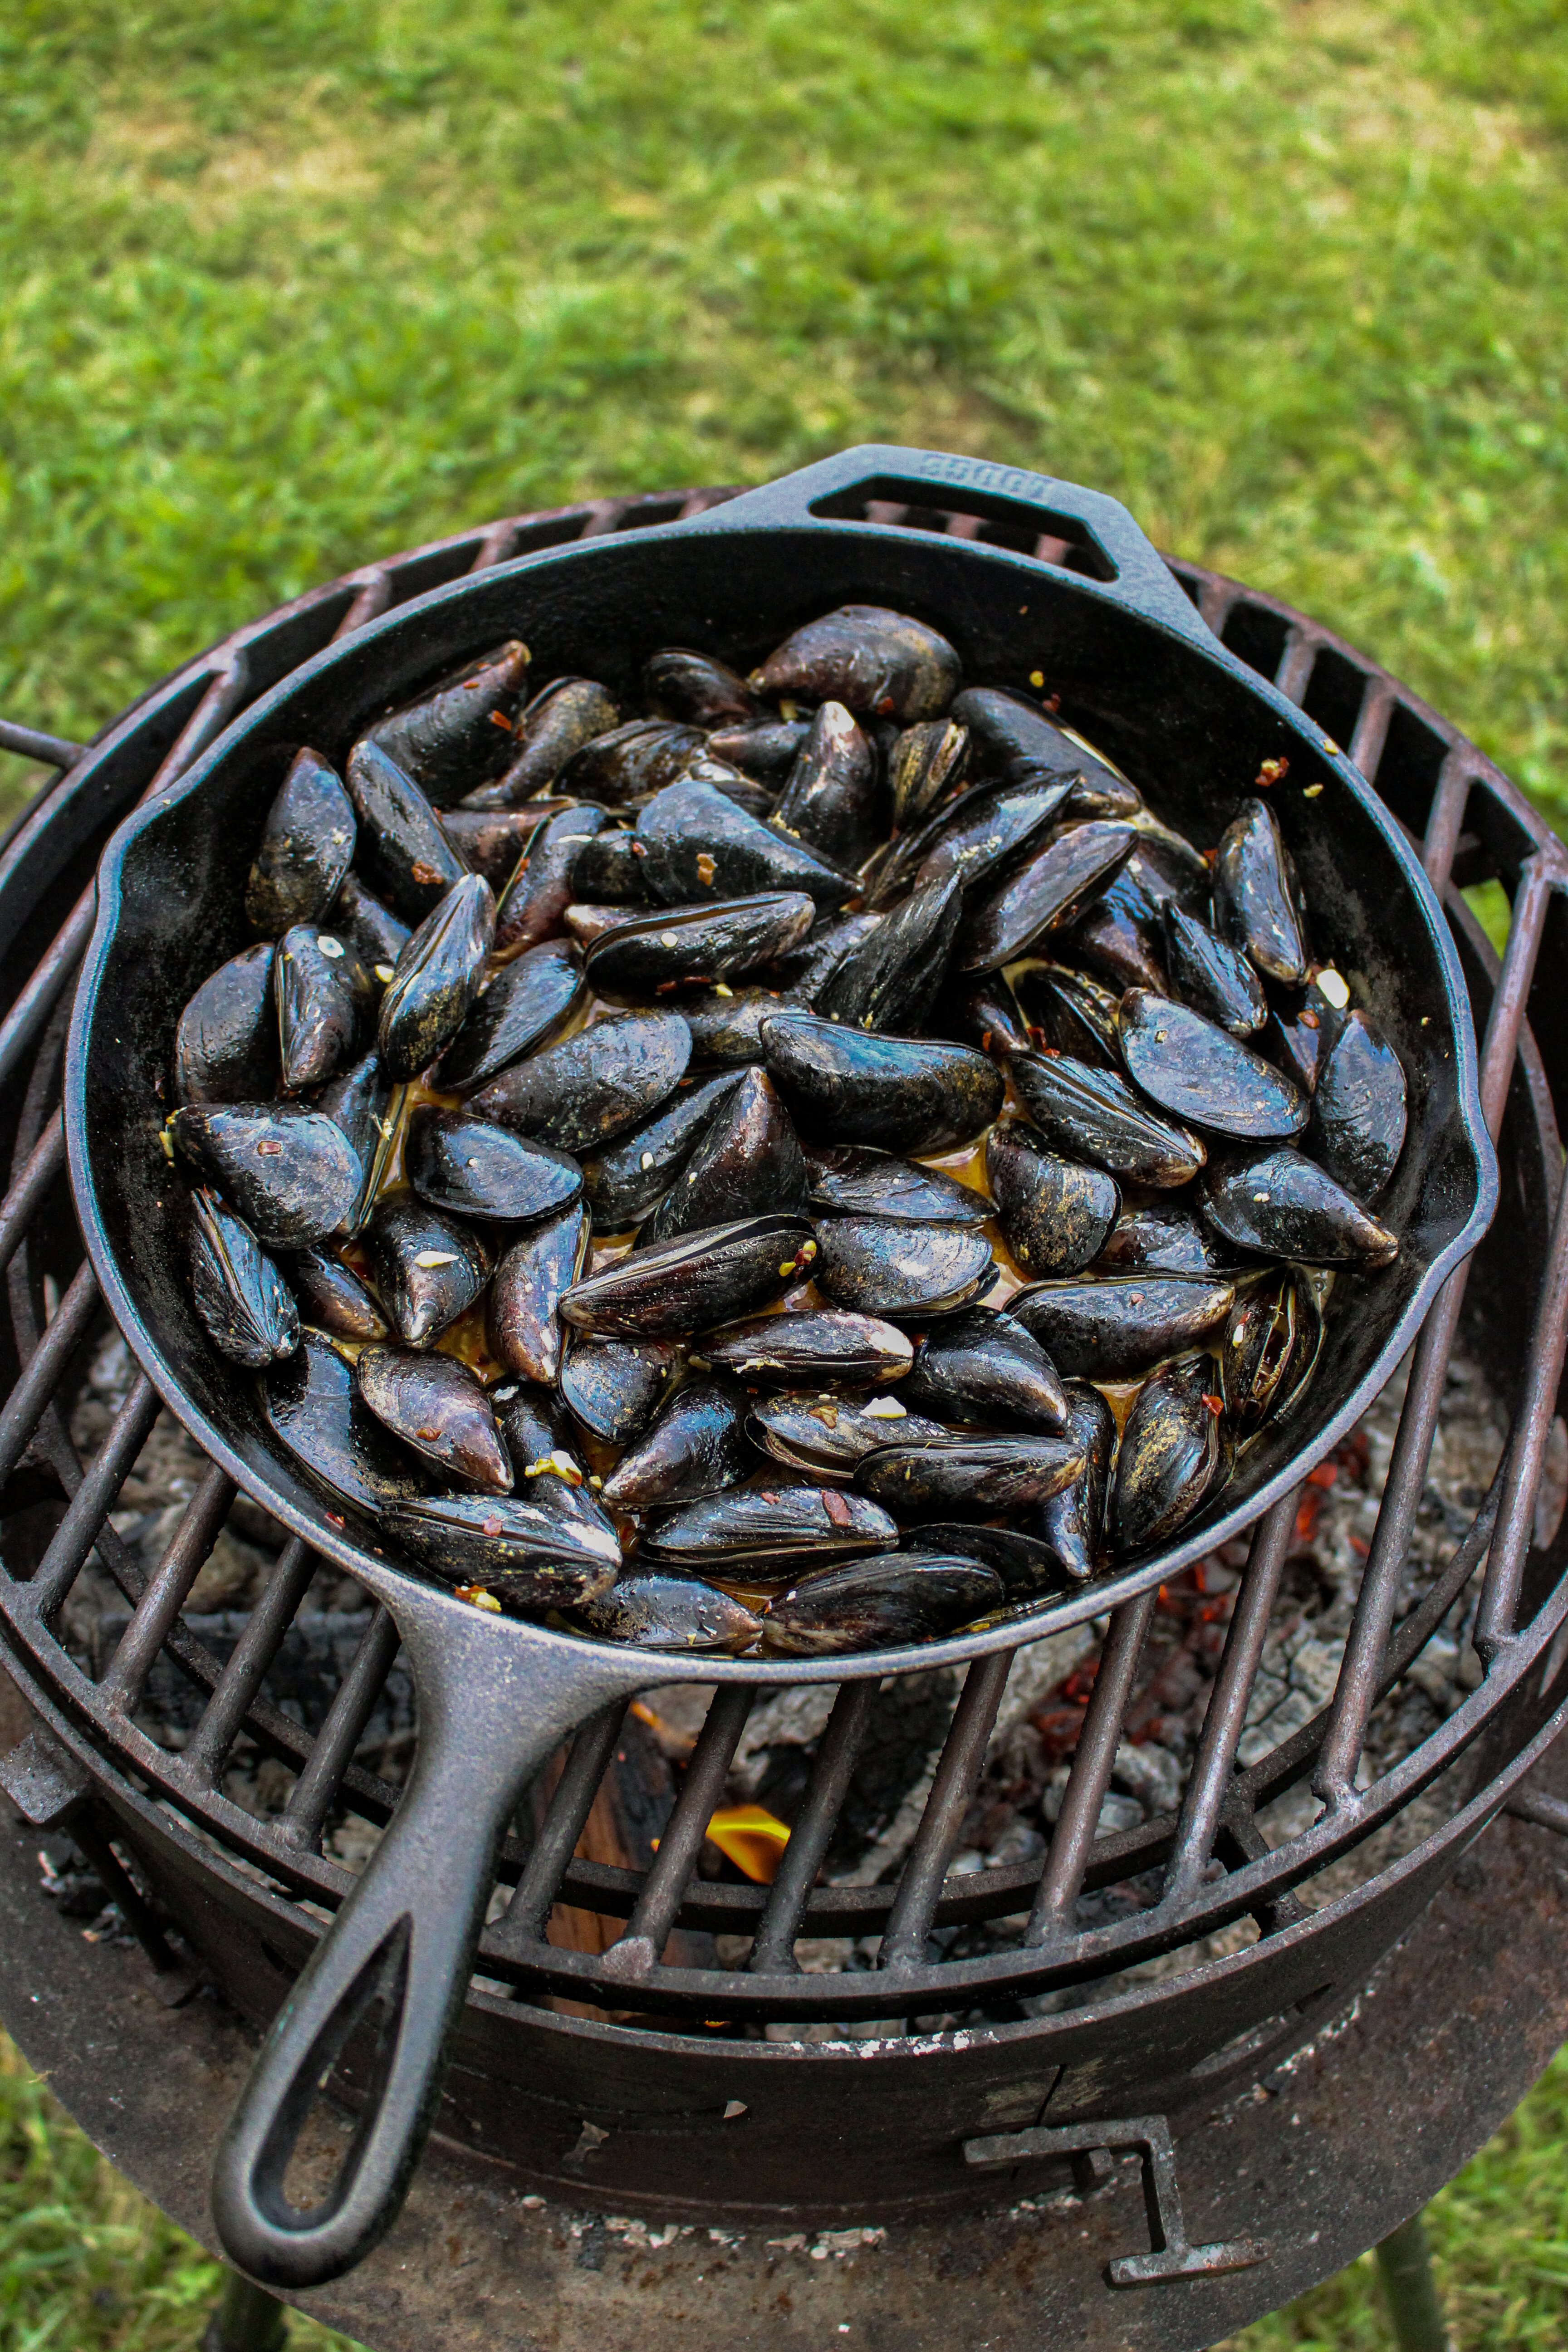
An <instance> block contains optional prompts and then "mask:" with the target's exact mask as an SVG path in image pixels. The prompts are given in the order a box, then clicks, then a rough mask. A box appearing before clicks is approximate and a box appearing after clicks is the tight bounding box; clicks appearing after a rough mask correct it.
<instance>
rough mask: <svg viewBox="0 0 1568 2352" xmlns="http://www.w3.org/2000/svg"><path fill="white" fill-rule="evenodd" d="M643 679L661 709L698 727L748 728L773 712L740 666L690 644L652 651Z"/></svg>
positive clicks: (669, 716)
mask: <svg viewBox="0 0 1568 2352" xmlns="http://www.w3.org/2000/svg"><path fill="white" fill-rule="evenodd" d="M642 680H643V688H644V690H645V691H646V693H647V698H648V700H649V701H650V702H651V703H652V704H653V706H654V708H655V709H656V710H660V711H662V712H663V713H664V715H665V717H666V718H667V719H685V720H686V722H687V723H688V725H689V726H692V727H724V726H730V727H746V726H750V725H752V724H753V723H754V722H755V721H756V720H757V719H765V718H768V717H769V716H770V715H771V714H770V713H769V711H768V709H767V706H766V704H765V703H763V702H762V701H760V700H759V698H757V696H756V695H754V694H753V693H752V689H751V688H750V687H749V686H748V685H747V684H746V681H745V679H744V678H743V677H741V676H740V675H739V673H738V672H737V671H735V670H732V669H731V668H730V667H728V665H727V664H726V663H724V662H721V661H716V660H715V659H714V657H713V656H712V655H711V654H700V653H693V651H692V650H691V648H690V647H689V646H664V647H663V648H662V649H661V650H660V651H659V652H658V653H657V654H650V655H649V656H648V657H647V661H646V662H645V663H644V664H643V674H642Z"/></svg>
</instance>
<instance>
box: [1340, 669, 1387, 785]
mask: <svg viewBox="0 0 1568 2352" xmlns="http://www.w3.org/2000/svg"><path fill="white" fill-rule="evenodd" d="M1398 699H1399V697H1398V695H1397V693H1396V692H1395V691H1394V681H1393V680H1392V678H1386V677H1369V678H1368V679H1367V681H1366V689H1365V691H1364V693H1363V696H1362V699H1361V709H1359V710H1358V711H1357V713H1356V721H1355V732H1354V734H1353V735H1352V737H1351V749H1350V756H1351V758H1352V760H1353V761H1354V762H1355V764H1356V766H1357V767H1358V768H1359V769H1360V770H1361V772H1362V774H1363V776H1364V777H1365V778H1366V779H1367V781H1368V782H1369V783H1375V782H1376V781H1377V772H1378V770H1379V768H1380V767H1381V766H1382V765H1383V747H1384V744H1385V743H1386V742H1387V740H1388V722H1389V720H1390V719H1392V718H1393V716H1394V705H1395V704H1396V703H1397V701H1398Z"/></svg>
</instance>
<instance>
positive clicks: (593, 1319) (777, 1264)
mask: <svg viewBox="0 0 1568 2352" xmlns="http://www.w3.org/2000/svg"><path fill="white" fill-rule="evenodd" d="M815 1258H816V1238H815V1236H814V1235H813V1233H812V1230H811V1227H810V1226H809V1225H808V1224H807V1223H806V1222H805V1218H804V1217H778V1216H761V1217H745V1218H742V1219H741V1220H740V1222H739V1223H734V1224H728V1225H710V1226H708V1227H707V1228H705V1229H704V1230H703V1231H702V1232H700V1233H693V1234H679V1236H678V1237H677V1239H676V1240H674V1241H671V1242H661V1243H659V1244H658V1245H657V1246H656V1247H654V1248H652V1249H647V1250H637V1251H636V1252H634V1253H633V1255H631V1256H629V1257H624V1258H620V1259H618V1260H617V1261H616V1264H615V1265H612V1266H609V1267H607V1268H606V1269H605V1272H604V1273H603V1274H595V1275H591V1276H589V1278H588V1280H587V1281H586V1282H578V1283H574V1285H573V1286H572V1288H571V1289H570V1290H569V1291H568V1292H567V1293H566V1295H565V1297H563V1299H562V1301H561V1312H562V1314H563V1316H564V1317H565V1318H566V1320H567V1322H568V1323H573V1324H575V1325H576V1326H577V1328H579V1329H580V1330H584V1331H602V1332H607V1333H609V1334H611V1335H613V1336H616V1337H619V1338H622V1339H669V1338H674V1337H675V1336H676V1335H678V1334H684V1333H686V1332H689V1331H709V1330H711V1329H712V1328H714V1326H715V1325H716V1324H720V1323H732V1322H733V1321H734V1320H735V1319H736V1318H737V1317H738V1316H742V1315H752V1314H754V1313H755V1312H756V1310H757V1309H758V1307H766V1306H768V1305H769V1304H771V1302H772V1301H773V1300H774V1299H776V1298H781V1297H783V1296H784V1292H785V1291H786V1290H788V1289H790V1288H791V1287H792V1286H794V1285H795V1284H796V1283H800V1282H804V1281H805V1280H806V1278H807V1277H808V1276H809V1275H810V1272H811V1268H812V1264H813V1261H814V1260H815Z"/></svg>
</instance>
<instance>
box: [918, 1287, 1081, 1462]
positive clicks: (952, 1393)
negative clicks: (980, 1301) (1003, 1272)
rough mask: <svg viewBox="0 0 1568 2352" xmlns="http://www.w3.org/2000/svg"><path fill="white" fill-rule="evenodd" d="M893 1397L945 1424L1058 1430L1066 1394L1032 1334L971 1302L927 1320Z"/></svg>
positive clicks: (1010, 1318)
mask: <svg viewBox="0 0 1568 2352" xmlns="http://www.w3.org/2000/svg"><path fill="white" fill-rule="evenodd" d="M900 1394H901V1395H902V1396H903V1397H905V1398H906V1399H907V1400H908V1402H910V1404H912V1405H916V1406H919V1407H921V1408H923V1409H924V1411H925V1412H928V1413H934V1414H937V1415H939V1416H941V1417H942V1418H943V1419H945V1420H948V1421H957V1422H975V1423H981V1424H982V1425H984V1426H986V1427H989V1428H993V1429H1028V1430H1045V1431H1047V1432H1059V1431H1060V1429H1061V1427H1062V1423H1064V1421H1065V1420H1066V1418H1067V1397H1066V1395H1065V1393H1064V1391H1063V1388H1062V1383H1061V1381H1060V1380H1059V1379H1058V1376H1057V1369H1056V1366H1055V1365H1054V1364H1053V1363H1052V1361H1051V1360H1050V1358H1049V1357H1048V1356H1047V1353H1046V1351H1045V1349H1043V1348H1042V1347H1041V1345H1040V1343H1039V1341H1038V1340H1037V1339H1036V1338H1035V1336H1034V1334H1033V1332H1031V1331H1026V1329H1025V1328H1024V1326H1023V1325H1022V1324H1021V1323H1020V1322H1018V1321H1017V1319H1016V1318H1015V1317H1014V1316H1011V1315H1008V1314H1005V1313H1003V1312H999V1311H998V1310H997V1309H996V1308H994V1307H969V1308H968V1309H967V1310H966V1311H965V1312H964V1313H963V1314H962V1315H950V1316H945V1317H944V1318H942V1321H941V1322H940V1323H934V1324H933V1325H932V1326H931V1329H930V1330H929V1331H928V1332H927V1333H926V1335H925V1338H924V1339H922V1340H921V1344H920V1346H919V1347H918V1348H917V1349H915V1361H914V1369H913V1370H912V1371H911V1372H910V1377H909V1379H908V1380H907V1381H904V1383H903V1386H902V1389H901V1391H900Z"/></svg>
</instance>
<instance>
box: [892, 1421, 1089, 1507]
mask: <svg viewBox="0 0 1568 2352" xmlns="http://www.w3.org/2000/svg"><path fill="white" fill-rule="evenodd" d="M1082 1467H1083V1455H1082V1454H1081V1453H1080V1452H1079V1449H1078V1447H1077V1446H1075V1445H1073V1444H1070V1443H1069V1441H1068V1440H1067V1439H1066V1438H1063V1437H1052V1436H1047V1435H1037V1434H1036V1433H1033V1432H1029V1433H1024V1432H1019V1433H1009V1434H1006V1435H994V1436H986V1437H947V1438H944V1439H943V1440H942V1443H941V1444H931V1443H926V1444H914V1445H900V1444H899V1443H898V1442H897V1440H895V1441H894V1442H893V1444H890V1445H884V1446H883V1447H881V1448H880V1450H879V1452H877V1453H875V1454H867V1455H866V1457H865V1459H864V1460H863V1461H862V1463H861V1465H860V1467H859V1469H858V1471H857V1472H856V1474H855V1483H856V1485H857V1486H858V1487H859V1489H860V1491H861V1493H862V1494H864V1495H869V1496H872V1498H873V1499H874V1500H875V1501H876V1502H879V1503H881V1504H883V1505H884V1506H885V1507H887V1509H889V1511H896V1512H897V1513H898V1515H899V1516H900V1518H905V1519H929V1518H942V1517H945V1516H946V1515H947V1514H948V1513H950V1512H953V1511H973V1512H975V1513H976V1514H978V1515H979V1516H980V1517H1002V1516H1003V1515H1004V1514H1005V1513H1007V1512H1009V1511H1026V1510H1031V1509H1033V1508H1034V1507H1036V1506H1037V1505H1038V1504H1040V1503H1043V1502H1045V1501H1046V1499H1047V1496H1051V1495H1056V1494H1059V1493H1060V1492H1061V1489H1062V1488H1063V1487H1064V1486H1067V1485H1068V1482H1069V1480H1071V1479H1073V1478H1076V1477H1077V1475H1078V1474H1079V1471H1080V1470H1081V1468H1082Z"/></svg>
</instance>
